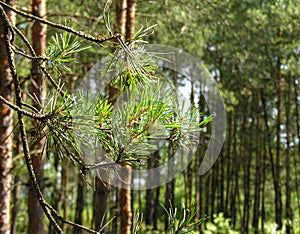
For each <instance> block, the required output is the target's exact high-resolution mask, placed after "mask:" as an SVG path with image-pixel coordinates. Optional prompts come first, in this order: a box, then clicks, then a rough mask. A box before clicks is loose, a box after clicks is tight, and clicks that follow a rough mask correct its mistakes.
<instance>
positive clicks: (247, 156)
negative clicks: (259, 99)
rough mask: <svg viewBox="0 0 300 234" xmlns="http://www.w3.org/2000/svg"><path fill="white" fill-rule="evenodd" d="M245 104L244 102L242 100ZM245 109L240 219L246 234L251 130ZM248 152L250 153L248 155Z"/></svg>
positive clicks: (248, 207) (245, 109)
mask: <svg viewBox="0 0 300 234" xmlns="http://www.w3.org/2000/svg"><path fill="white" fill-rule="evenodd" d="M244 103H246V100H244ZM247 107H248V105H244V107H243V108H244V110H243V113H244V114H243V125H242V132H243V136H242V137H243V138H242V139H243V146H242V152H241V154H242V157H243V166H244V183H243V185H244V207H243V208H244V211H243V219H242V232H243V233H248V225H249V210H250V204H249V203H250V199H249V198H250V158H251V149H250V147H249V139H251V137H249V134H251V130H250V131H248V124H247V113H248V112H247V111H248V110H247ZM249 152H250V153H249Z"/></svg>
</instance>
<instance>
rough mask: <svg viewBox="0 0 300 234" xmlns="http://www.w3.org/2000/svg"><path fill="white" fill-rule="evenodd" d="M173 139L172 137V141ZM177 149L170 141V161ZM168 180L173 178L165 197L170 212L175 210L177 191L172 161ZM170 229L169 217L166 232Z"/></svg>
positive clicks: (166, 218) (166, 221) (167, 187)
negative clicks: (175, 191) (175, 192)
mask: <svg viewBox="0 0 300 234" xmlns="http://www.w3.org/2000/svg"><path fill="white" fill-rule="evenodd" d="M171 138H172V135H171V137H170V139H171ZM175 150H176V147H175V145H174V143H173V142H172V140H170V141H169V147H168V160H171V159H172V157H173V156H174V154H175V152H176V151H175ZM167 178H172V180H171V181H170V182H168V183H167V184H166V195H165V208H166V210H169V209H170V208H172V209H173V208H174V202H175V198H174V189H175V179H174V162H173V161H170V162H169V165H168V172H167ZM168 228H169V217H168V216H167V215H166V216H165V231H167V230H168Z"/></svg>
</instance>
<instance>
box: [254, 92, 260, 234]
mask: <svg viewBox="0 0 300 234" xmlns="http://www.w3.org/2000/svg"><path fill="white" fill-rule="evenodd" d="M257 92H258V94H257V106H256V108H257V110H256V130H257V132H256V138H255V139H256V159H255V160H256V164H255V188H254V190H255V191H254V208H253V222H252V226H253V228H254V232H255V233H256V234H257V233H258V220H259V204H260V184H261V173H260V171H261V169H260V168H261V156H260V155H261V148H260V147H261V146H260V99H261V98H260V88H258V90H257Z"/></svg>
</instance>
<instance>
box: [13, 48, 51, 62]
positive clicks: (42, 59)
mask: <svg viewBox="0 0 300 234" xmlns="http://www.w3.org/2000/svg"><path fill="white" fill-rule="evenodd" d="M13 51H14V52H15V54H19V55H22V56H23V57H25V58H28V59H32V60H36V61H39V62H41V61H42V62H43V61H47V60H48V58H46V57H42V56H37V57H33V56H30V55H28V54H26V53H23V52H21V51H20V50H16V49H13Z"/></svg>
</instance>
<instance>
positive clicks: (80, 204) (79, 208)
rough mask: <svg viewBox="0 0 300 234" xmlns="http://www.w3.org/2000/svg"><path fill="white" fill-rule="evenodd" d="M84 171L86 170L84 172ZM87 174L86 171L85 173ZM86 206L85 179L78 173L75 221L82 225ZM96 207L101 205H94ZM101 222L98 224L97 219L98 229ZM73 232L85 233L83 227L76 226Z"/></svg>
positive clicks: (77, 233)
mask: <svg viewBox="0 0 300 234" xmlns="http://www.w3.org/2000/svg"><path fill="white" fill-rule="evenodd" d="M83 173H84V172H83ZM84 174H85V173H84ZM83 208H84V181H83V179H82V175H81V174H79V175H78V184H77V199H76V210H75V220H74V221H75V223H78V224H80V225H82V214H83ZM94 209H96V210H97V209H99V207H94ZM99 223H100V222H99ZM99 227H100V224H99V225H98V226H97V220H96V230H98V229H99ZM73 233H74V234H75V233H76V234H81V233H83V232H82V230H81V228H78V227H74V230H73Z"/></svg>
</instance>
